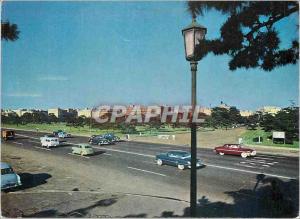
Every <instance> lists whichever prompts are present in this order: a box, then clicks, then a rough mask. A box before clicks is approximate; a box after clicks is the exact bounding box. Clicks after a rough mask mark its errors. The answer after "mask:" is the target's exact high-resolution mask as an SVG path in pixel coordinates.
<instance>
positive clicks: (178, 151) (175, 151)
mask: <svg viewBox="0 0 300 219" xmlns="http://www.w3.org/2000/svg"><path fill="white" fill-rule="evenodd" d="M168 153H188V154H190V152H188V151H181V150H174V151H168Z"/></svg>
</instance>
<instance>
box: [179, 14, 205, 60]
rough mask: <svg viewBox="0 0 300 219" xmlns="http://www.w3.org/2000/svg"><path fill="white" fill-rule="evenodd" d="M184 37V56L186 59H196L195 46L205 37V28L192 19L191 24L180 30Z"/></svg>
mask: <svg viewBox="0 0 300 219" xmlns="http://www.w3.org/2000/svg"><path fill="white" fill-rule="evenodd" d="M182 34H183V37H184V47H185V58H186V60H188V61H198V60H196V59H198V58H197V57H196V54H195V51H196V47H197V46H198V45H199V44H200V42H201V41H202V40H204V39H205V34H206V28H205V27H204V26H201V25H199V24H197V23H196V21H195V20H193V22H192V24H191V25H189V26H188V27H187V28H185V29H183V30H182Z"/></svg>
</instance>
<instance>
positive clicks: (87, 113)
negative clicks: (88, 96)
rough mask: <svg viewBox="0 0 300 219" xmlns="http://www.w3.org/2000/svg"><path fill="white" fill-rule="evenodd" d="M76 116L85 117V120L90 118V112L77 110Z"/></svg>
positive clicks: (88, 110)
mask: <svg viewBox="0 0 300 219" xmlns="http://www.w3.org/2000/svg"><path fill="white" fill-rule="evenodd" d="M77 116H78V117H79V116H85V117H86V118H90V117H92V110H91V109H88V108H85V109H77Z"/></svg>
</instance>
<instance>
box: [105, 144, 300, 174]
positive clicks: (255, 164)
mask: <svg viewBox="0 0 300 219" xmlns="http://www.w3.org/2000/svg"><path fill="white" fill-rule="evenodd" d="M124 145H126V146H125V147H124ZM105 147H106V148H109V150H116V151H117V150H119V151H123V152H124V153H126V152H131V151H132V152H133V151H134V152H135V153H138V154H145V155H151V156H155V155H156V154H158V153H161V152H166V150H165V149H164V148H157V146H156V147H153V148H151V146H149V145H148V146H146V147H144V148H142V146H136V144H135V146H134V147H131V145H130V143H127V144H124V143H117V144H116V145H114V146H105ZM164 147H165V146H164ZM187 151H189V150H187ZM205 152H207V151H205ZM204 155H206V156H204ZM197 157H198V158H200V159H201V160H202V161H203V162H204V163H206V164H213V165H217V166H221V167H223V166H224V167H230V168H238V169H242V170H253V171H260V172H266V173H272V174H275V173H277V174H279V175H283V176H285V175H287V176H291V177H294V178H296V177H298V170H299V169H298V159H295V158H294V157H293V158H292V159H277V158H276V156H272V157H269V156H265V155H259V156H256V157H250V158H246V159H245V158H242V157H240V156H231V155H226V156H220V155H217V154H215V153H214V152H213V151H209V152H208V153H206V154H205V153H203V152H201V150H200V151H199V152H198V156H197ZM280 158H283V157H280Z"/></svg>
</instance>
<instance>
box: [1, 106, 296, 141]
mask: <svg viewBox="0 0 300 219" xmlns="http://www.w3.org/2000/svg"><path fill="white" fill-rule="evenodd" d="M202 116H203V118H204V119H205V122H204V123H202V124H199V126H202V127H209V128H214V129H219V128H223V129H226V130H227V129H231V128H236V127H241V126H244V127H247V128H248V129H252V130H255V129H257V128H262V129H263V130H265V131H266V132H270V131H284V132H286V138H287V139H290V140H299V107H295V106H291V107H287V108H283V109H282V110H280V111H279V112H278V113H276V114H275V115H271V114H267V113H265V114H264V113H262V112H256V113H255V114H253V115H250V116H248V117H243V116H241V113H240V110H239V109H237V108H236V107H230V108H229V109H227V108H223V107H214V108H212V112H211V115H209V116H208V115H202ZM1 120H2V123H3V124H16V125H19V124H23V125H24V124H28V123H37V124H42V123H46V124H51V123H59V122H63V123H66V125H67V126H72V127H83V126H85V125H88V126H90V127H91V128H99V129H109V128H111V129H121V130H123V131H124V133H125V132H130V133H135V132H136V129H135V125H137V124H135V123H131V124H126V123H124V122H121V123H104V124H100V123H97V122H96V121H95V120H94V119H92V118H87V117H85V116H79V117H78V116H76V115H72V114H68V115H64V116H63V117H61V118H57V117H56V116H55V115H53V114H50V115H47V114H45V113H42V112H33V113H24V114H23V115H22V116H18V115H16V114H9V115H1ZM147 125H148V126H149V127H150V128H154V129H159V128H161V127H162V126H163V125H165V124H162V123H160V122H159V120H157V121H156V120H155V121H151V122H150V123H149V124H147ZM171 125H172V126H173V127H174V128H175V127H188V126H189V124H180V123H172V124H171Z"/></svg>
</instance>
